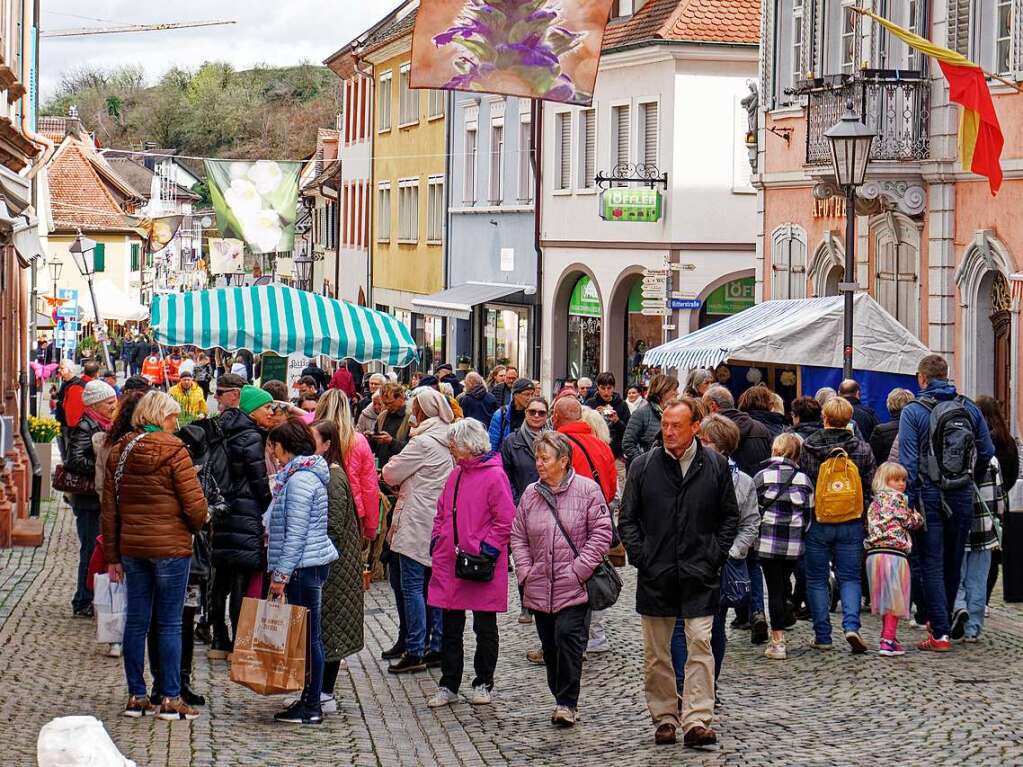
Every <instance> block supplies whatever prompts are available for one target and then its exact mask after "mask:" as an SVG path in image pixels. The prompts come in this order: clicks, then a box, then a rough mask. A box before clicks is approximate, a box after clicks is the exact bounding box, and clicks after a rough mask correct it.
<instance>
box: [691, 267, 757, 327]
mask: <svg viewBox="0 0 1023 767" xmlns="http://www.w3.org/2000/svg"><path fill="white" fill-rule="evenodd" d="M755 303H756V278H754V277H740V278H739V279H737V280H732V281H731V282H726V283H725V284H724V285H722V286H720V287H718V288H715V289H714V290H713V291H711V293H710V295H708V296H707V297H706V298H705V299H704V300H703V306H701V307H700V327H701V328H703V327H706V326H707V325H713V324H714V323H715V322H720V321H721V320H724V319H727V318H729V317H731V316H732V315H733V314H738V313H739V312H742V311H745V310H746V309H749V308H751V307H752V306H753V305H754V304H755Z"/></svg>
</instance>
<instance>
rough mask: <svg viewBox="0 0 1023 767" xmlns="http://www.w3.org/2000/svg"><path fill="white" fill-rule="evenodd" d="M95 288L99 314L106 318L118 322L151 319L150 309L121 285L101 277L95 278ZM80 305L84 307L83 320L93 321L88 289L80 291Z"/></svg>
mask: <svg viewBox="0 0 1023 767" xmlns="http://www.w3.org/2000/svg"><path fill="white" fill-rule="evenodd" d="M93 289H94V290H95V291H96V305H97V306H98V307H99V316H100V317H102V318H103V320H104V321H106V320H116V321H117V322H139V321H141V320H148V319H149V309H148V308H147V307H145V306H143V305H142V304H141V303H139V300H138V299H137V298H132V297H131V296H129V295H128V294H127V293H125V292H124V291H123V290H121V289H120V288H119V287H117V286H116V285H114V283H112V282H110V280H105V279H103V278H99V279H97V280H94V282H93ZM78 305H79V306H80V307H81V309H82V320H83V321H84V322H92V320H93V313H92V297H91V296H90V295H89V291H88V289H86V290H81V291H79V294H78Z"/></svg>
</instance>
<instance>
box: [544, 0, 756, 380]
mask: <svg viewBox="0 0 1023 767" xmlns="http://www.w3.org/2000/svg"><path fill="white" fill-rule="evenodd" d="M726 6H727V7H726ZM614 9H615V10H614V14H616V15H615V17H614V18H612V19H611V21H610V22H609V24H608V27H607V31H606V33H605V38H604V51H603V56H602V59H601V64H600V69H599V72H598V76H597V83H596V89H595V93H594V98H593V104H592V106H591V107H590V108H586V109H581V108H574V107H569V106H566V105H556V104H549V105H545V107H544V118H543V151H542V157H543V163H542V167H543V173H542V184H541V186H542V198H541V245H542V248H543V270H542V271H543V274H542V295H543V302H542V304H543V322H542V326H543V333H542V349H543V354H542V371H541V380H542V381H543V382H544V384H545V385H552V384H556V382H557V381H558V380H559V379H563V378H564V377H565V376H566V375H572V376H581V375H587V376H590V377H593V376H595V375H596V374H597V373H598V372H601V371H603V370H609V371H611V372H612V373H614V374H615V376H616V377H617V379H618V382H619V386H620V387H622V388H624V385H625V383H624V382H627V381H630V380H634V379H638V378H641V377H642V376H643V375H644V373H645V371H644V369H643V367H642V364H641V361H642V355H643V352H644V351H645V350H646V349H648V348H650V347H652V346H656V345H658V344H660V343H662V342H663V341H665V340H669V339H671V338H674V337H676V336H677V334H679V333H681V334H685V333H688V332H690V331H692V330H695V329H697V328H698V327H700V325H701V324H703V323H706V322H711V321H713V320H714V319H715V317H717V316H721V315H723V314H727V313H733V312H735V311H738V310H740V309H741V308H744V307H745V306H747V305H749V304H751V303H752V289H753V284H752V278H753V276H754V255H755V252H754V251H755V236H756V227H755V213H756V199H757V198H756V194H755V190H754V188H753V187H752V186H751V183H750V166H749V161H748V155H747V149H746V142H745V136H746V133H747V129H748V124H749V120H748V115H747V112H746V110H745V108H744V107H743V105H742V103H741V102H742V100H743V99H744V97H745V96H747V95H748V94H749V89H748V86H747V81H749V82H753V81H755V78H756V74H757V50H758V40H759V19H760V12H759V3H757V2H756V0H739V1H737V2H734V3H728V4H723V3H720V2H715V1H714V0H690V1H689V2H674V3H671V2H647V3H642V2H635V3H615V4H614ZM598 174H603V176H604V177H611V176H614V175H616V174H617V175H618V176H619V177H625V178H640V177H645V178H650V177H653V178H656V179H661V180H663V179H664V175H663V174H667V178H666V184H665V183H659V182H658V181H652V182H651V184H652V188H653V189H654V190H656V191H658V192H660V194H661V203H660V204H661V206H662V210H661V215H660V216H659V218H658V220H656V221H651V222H640V221H628V220H621V219H620V218H619V219H617V220H616V216H620V215H621V213H622V209H621V208H619V207H615V206H614V205H612V204H611V203H612V202H613V200H615V199H618V198H617V197H609V198H608V203H609V205H608V206H607V209H606V210H603V212H604V213H605V215H607V216H608V219H609V220H603V219H602V218H601V212H602V201H603V198H602V192H604V191H605V190H607V191H606V192H605V193H607V194H619V195H620V194H623V193H626V192H629V191H630V190H636V189H646V188H651V184H644V183H640V182H631V181H630V182H623V181H618V182H613V181H612V182H607V183H603V184H601V183H598V181H597V176H598ZM623 199H631V198H628V197H626V198H623ZM672 264H674V265H676V268H677V271H676V270H672V269H671V265H672ZM665 269H668V270H670V273H671V274H673V275H675V276H674V277H673V278H672V293H673V295H674V296H675V297H676V298H677V299H688V303H687V304H686V305H687V306H695V305H696V303H695V302H699V305H700V307H701V308H700V309H692V308H690V309H681V310H677V311H671V312H670V313H668V314H666V315H665V313H664V312H662V313H661V314H653V313H651V309H650V306H649V305H644V302H643V296H642V293H643V275H644V271H647V270H665ZM659 308H660V309H662V310H664V309H666V306H665V305H664V304H662V305H661V306H660V307H659ZM644 309H647V313H644Z"/></svg>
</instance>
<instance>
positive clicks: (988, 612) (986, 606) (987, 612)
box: [984, 605, 991, 618]
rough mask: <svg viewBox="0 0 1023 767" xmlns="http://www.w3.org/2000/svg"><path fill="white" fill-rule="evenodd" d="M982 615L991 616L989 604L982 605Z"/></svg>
mask: <svg viewBox="0 0 1023 767" xmlns="http://www.w3.org/2000/svg"><path fill="white" fill-rule="evenodd" d="M984 617H985V618H990V617H991V605H984Z"/></svg>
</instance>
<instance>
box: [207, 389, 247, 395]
mask: <svg viewBox="0 0 1023 767" xmlns="http://www.w3.org/2000/svg"><path fill="white" fill-rule="evenodd" d="M234 391H241V389H217V390H216V391H215V392H214V393H213V396H214V397H223V396H224V395H225V394H230V393H231V392H234Z"/></svg>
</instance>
